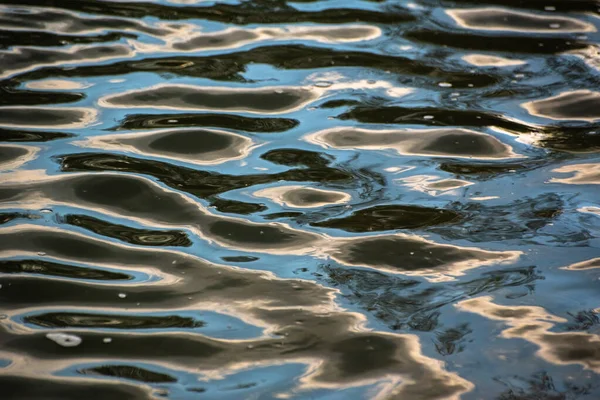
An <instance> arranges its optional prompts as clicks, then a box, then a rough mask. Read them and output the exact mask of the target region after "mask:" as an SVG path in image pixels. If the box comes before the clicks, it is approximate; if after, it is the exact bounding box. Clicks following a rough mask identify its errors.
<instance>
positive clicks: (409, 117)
mask: <svg viewBox="0 0 600 400" xmlns="http://www.w3.org/2000/svg"><path fill="white" fill-rule="evenodd" d="M338 118H340V119H341V120H356V121H358V122H364V123H371V124H373V123H376V124H405V125H408V124H420V125H433V126H443V127H445V126H467V127H474V128H478V127H490V126H495V127H498V128H503V129H505V130H507V131H509V132H515V133H531V132H532V131H533V132H535V130H536V129H535V128H534V127H531V126H528V125H526V124H524V123H519V122H515V121H512V120H508V119H506V118H505V117H503V116H502V115H500V114H495V113H486V112H480V111H471V110H460V109H454V110H451V109H443V108H436V107H429V108H407V107H390V106H388V107H364V106H362V107H356V108H354V109H352V110H351V111H349V112H346V113H343V114H341V115H339V116H338Z"/></svg>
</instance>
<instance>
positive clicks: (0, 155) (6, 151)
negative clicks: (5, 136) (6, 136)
mask: <svg viewBox="0 0 600 400" xmlns="http://www.w3.org/2000/svg"><path fill="white" fill-rule="evenodd" d="M30 153H31V151H29V149H28V148H27V147H20V146H0V169H6V167H7V166H9V165H12V164H14V163H15V161H18V160H19V159H22V158H26V156H28V155H29V154H30Z"/></svg>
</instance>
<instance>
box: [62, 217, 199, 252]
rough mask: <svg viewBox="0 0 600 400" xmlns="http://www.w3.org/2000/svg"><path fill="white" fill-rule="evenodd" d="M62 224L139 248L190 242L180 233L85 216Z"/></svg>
mask: <svg viewBox="0 0 600 400" xmlns="http://www.w3.org/2000/svg"><path fill="white" fill-rule="evenodd" d="M64 222H65V223H67V224H70V225H74V226H78V227H80V228H84V229H87V230H90V231H92V232H94V233H97V234H99V235H102V236H107V237H111V238H115V239H118V240H121V241H123V242H126V243H131V244H135V245H139V246H181V247H189V246H191V245H192V242H191V241H190V239H189V238H188V236H187V234H186V233H185V232H182V231H175V230H172V231H167V230H164V231H158V230H153V229H136V228H133V227H131V226H126V225H118V224H113V223H110V222H108V221H104V220H101V219H98V218H94V217H89V216H86V215H74V214H69V215H66V216H65V217H64Z"/></svg>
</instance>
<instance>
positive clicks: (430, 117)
mask: <svg viewBox="0 0 600 400" xmlns="http://www.w3.org/2000/svg"><path fill="white" fill-rule="evenodd" d="M433 118H434V116H433V115H425V116H424V117H423V119H433Z"/></svg>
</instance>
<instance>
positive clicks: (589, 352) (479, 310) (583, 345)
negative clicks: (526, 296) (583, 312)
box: [456, 296, 600, 373]
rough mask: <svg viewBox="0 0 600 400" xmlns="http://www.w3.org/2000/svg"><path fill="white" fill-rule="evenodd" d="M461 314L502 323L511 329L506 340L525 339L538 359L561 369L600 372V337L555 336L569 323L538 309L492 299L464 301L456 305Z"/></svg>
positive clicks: (574, 334)
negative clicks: (572, 367)
mask: <svg viewBox="0 0 600 400" xmlns="http://www.w3.org/2000/svg"><path fill="white" fill-rule="evenodd" d="M456 307H457V308H458V309H459V310H461V311H466V312H471V313H475V314H478V315H481V316H483V317H486V318H489V319H492V320H495V321H501V322H503V323H505V324H507V325H508V326H509V327H508V328H507V329H505V330H503V331H502V334H501V336H502V337H503V338H506V339H523V340H527V341H528V342H530V343H533V344H535V345H536V346H538V347H539V350H538V352H537V355H538V356H539V357H541V358H542V359H544V360H546V361H548V362H550V363H553V364H559V365H568V364H579V365H582V366H583V367H584V368H587V369H590V370H592V371H595V372H596V373H598V372H600V336H598V335H596V334H590V333H584V332H553V331H552V329H553V328H554V327H555V325H556V324H557V323H564V322H567V320H566V319H564V318H561V317H557V316H554V315H552V314H550V313H548V312H547V311H546V310H544V309H543V308H542V307H536V306H503V305H498V304H495V303H494V302H493V298H492V297H491V296H483V297H478V298H474V299H469V300H463V301H461V302H459V303H457V304H456Z"/></svg>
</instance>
